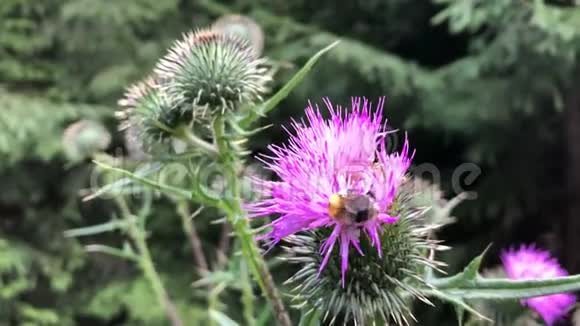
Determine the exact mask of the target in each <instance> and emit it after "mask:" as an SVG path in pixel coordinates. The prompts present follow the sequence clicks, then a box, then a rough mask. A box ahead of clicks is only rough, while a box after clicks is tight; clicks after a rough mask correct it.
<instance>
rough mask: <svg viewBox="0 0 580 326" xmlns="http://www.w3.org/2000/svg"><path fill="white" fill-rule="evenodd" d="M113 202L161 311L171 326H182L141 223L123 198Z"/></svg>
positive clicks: (119, 197)
mask: <svg viewBox="0 0 580 326" xmlns="http://www.w3.org/2000/svg"><path fill="white" fill-rule="evenodd" d="M115 200H116V202H117V205H118V206H119V209H120V210H121V214H122V215H123V218H124V219H125V220H126V221H127V225H128V226H129V236H130V237H131V239H132V240H133V242H134V243H135V246H136V247H137V251H138V253H139V260H138V263H139V267H140V268H141V270H142V271H143V274H144V275H145V278H146V279H147V280H148V281H149V284H150V285H151V287H152V289H153V292H155V295H156V297H157V301H158V302H159V303H160V304H161V305H162V306H163V309H165V313H166V314H167V317H168V319H169V320H170V321H171V325H173V326H183V325H184V323H183V321H182V320H181V317H179V313H178V312H177V308H175V305H174V304H173V302H171V299H170V298H169V295H168V294H167V291H166V290H165V287H164V286H163V282H161V277H160V276H159V273H158V272H157V270H156V269H155V265H154V263H153V259H152V258H151V253H150V252H149V247H147V241H146V239H145V237H146V235H145V234H146V232H145V230H144V229H143V227H142V226H143V225H142V224H141V223H142V222H137V221H135V220H134V219H133V218H132V217H133V214H131V211H130V210H129V207H128V205H127V203H126V202H125V200H124V198H123V197H121V196H117V197H115Z"/></svg>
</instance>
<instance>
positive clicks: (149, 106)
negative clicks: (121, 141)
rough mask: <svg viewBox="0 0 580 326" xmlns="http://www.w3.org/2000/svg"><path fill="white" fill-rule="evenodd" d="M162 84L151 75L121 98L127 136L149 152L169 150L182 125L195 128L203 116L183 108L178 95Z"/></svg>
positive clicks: (120, 103) (123, 127)
mask: <svg viewBox="0 0 580 326" xmlns="http://www.w3.org/2000/svg"><path fill="white" fill-rule="evenodd" d="M160 84H161V83H160V81H159V80H156V79H154V78H153V77H149V78H147V79H145V80H144V81H142V82H139V83H137V84H134V85H132V86H131V87H129V88H128V89H127V91H126V92H125V96H124V97H123V98H122V99H121V100H120V101H119V106H120V107H121V111H119V112H117V116H118V118H120V119H121V120H122V123H121V129H122V130H125V132H126V133H127V137H128V138H129V139H130V140H131V141H133V142H135V141H137V142H138V143H140V146H141V148H142V149H143V150H144V151H145V152H148V153H151V152H156V151H164V152H165V151H167V150H168V149H170V148H171V144H170V141H171V139H172V137H173V135H174V134H175V133H176V131H177V130H178V129H179V128H181V127H192V126H193V123H194V121H197V120H199V119H201V115H200V116H194V112H192V111H191V110H186V109H184V108H183V107H182V106H181V105H180V104H181V100H180V99H179V97H174V96H169V95H168V94H167V93H166V91H165V90H164V88H163V87H161V86H160ZM131 145H132V146H137V143H133V144H131Z"/></svg>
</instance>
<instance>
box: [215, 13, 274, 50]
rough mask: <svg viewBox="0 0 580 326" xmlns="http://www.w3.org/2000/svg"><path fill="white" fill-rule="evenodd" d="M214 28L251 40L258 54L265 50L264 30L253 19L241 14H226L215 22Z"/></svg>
mask: <svg viewBox="0 0 580 326" xmlns="http://www.w3.org/2000/svg"><path fill="white" fill-rule="evenodd" d="M212 27H213V29H214V30H216V31H220V32H222V33H224V34H231V35H235V36H237V37H239V38H241V39H243V40H246V41H248V42H250V44H251V45H252V48H253V49H254V51H255V53H256V54H257V55H261V54H262V51H263V50H264V31H263V30H262V28H261V27H260V25H258V24H257V23H256V22H255V21H254V20H253V19H251V18H250V17H246V16H241V15H225V16H222V17H220V18H219V19H218V20H216V21H215V22H214V23H213V26H212Z"/></svg>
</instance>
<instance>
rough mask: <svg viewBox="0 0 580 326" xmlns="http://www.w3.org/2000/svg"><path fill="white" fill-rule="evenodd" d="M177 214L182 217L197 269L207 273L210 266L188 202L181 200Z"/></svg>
mask: <svg viewBox="0 0 580 326" xmlns="http://www.w3.org/2000/svg"><path fill="white" fill-rule="evenodd" d="M177 213H178V214H179V216H180V217H181V224H182V226H183V231H184V232H185V235H187V238H188V239H189V243H190V245H191V252H192V254H193V260H194V263H195V266H196V269H199V270H200V271H201V272H202V273H204V272H207V271H208V270H209V265H208V264H207V260H206V259H205V255H204V253H203V248H202V246H201V241H200V239H199V235H198V234H197V230H196V229H195V225H194V224H193V221H192V214H191V212H190V211H189V204H188V202H187V201H184V200H180V201H179V202H178V203H177ZM194 215H195V214H194Z"/></svg>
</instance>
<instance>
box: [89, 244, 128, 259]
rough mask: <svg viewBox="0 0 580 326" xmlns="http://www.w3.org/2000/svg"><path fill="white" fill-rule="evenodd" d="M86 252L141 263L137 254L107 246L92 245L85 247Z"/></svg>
mask: <svg viewBox="0 0 580 326" xmlns="http://www.w3.org/2000/svg"><path fill="white" fill-rule="evenodd" d="M85 250H86V251H87V252H100V253H104V254H108V255H111V256H116V257H119V258H123V259H128V260H132V261H139V257H137V256H136V255H135V254H133V253H131V252H129V251H128V250H126V249H125V250H121V249H118V248H114V247H109V246H105V245H100V244H92V245H87V246H85Z"/></svg>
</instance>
